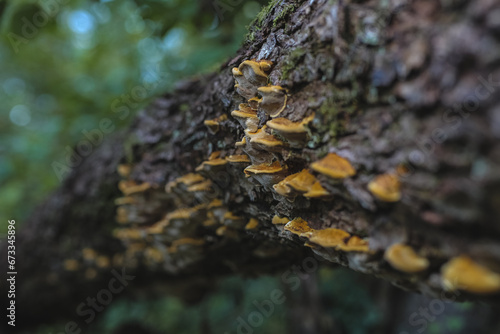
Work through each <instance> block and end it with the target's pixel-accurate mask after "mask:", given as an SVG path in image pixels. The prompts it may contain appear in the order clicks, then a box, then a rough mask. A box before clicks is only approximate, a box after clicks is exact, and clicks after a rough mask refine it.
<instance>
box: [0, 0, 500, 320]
mask: <svg viewBox="0 0 500 334" xmlns="http://www.w3.org/2000/svg"><path fill="white" fill-rule="evenodd" d="M499 12H500V4H499V3H498V2H497V1H494V0H478V1H466V0H463V1H441V2H436V1H409V2H405V1H399V0H391V1H347V0H342V1H326V0H320V1H307V2H303V1H292V0H284V1H274V2H273V3H272V4H271V6H269V7H268V8H267V9H266V10H265V11H264V12H263V13H262V15H260V16H259V17H258V18H257V19H256V20H255V22H254V24H253V25H252V26H251V27H250V29H249V34H248V36H247V38H246V41H245V43H244V45H243V46H242V48H241V49H240V50H239V51H238V52H237V54H236V55H235V57H234V58H233V59H231V60H229V61H228V62H227V63H226V64H224V65H223V66H222V67H221V70H220V72H219V73H214V74H211V75H208V76H204V77H202V78H199V79H197V80H193V81H189V82H185V83H183V84H182V85H180V86H179V87H178V88H177V89H176V90H175V91H174V92H173V93H171V94H166V95H165V96H162V97H159V98H158V99H157V100H156V101H155V102H154V103H152V104H151V105H150V106H149V107H148V108H146V110H144V111H142V112H141V113H140V114H139V115H138V116H137V118H136V119H135V121H134V123H133V125H132V126H131V128H130V129H129V130H128V131H127V132H126V133H124V134H121V135H119V136H115V138H108V139H109V140H107V141H106V142H105V143H104V144H103V145H102V146H100V147H99V148H98V149H97V150H96V151H95V152H94V153H93V154H92V155H90V156H89V157H88V158H86V159H85V161H84V162H83V163H82V164H81V165H80V166H78V167H77V168H75V169H74V170H73V171H72V173H71V175H69V176H68V177H67V179H66V180H65V181H64V183H63V185H62V186H61V188H60V189H59V190H57V191H56V192H55V193H54V194H53V195H52V196H51V197H50V198H49V199H48V200H47V201H46V202H45V203H43V204H42V205H41V206H40V207H39V208H38V209H37V210H36V211H35V212H34V213H33V215H32V216H31V218H30V219H29V221H27V222H26V223H25V224H24V228H23V229H22V231H20V232H19V233H18V240H17V249H18V254H17V257H18V258H19V259H20V260H19V263H18V269H17V270H18V272H19V273H21V274H20V275H19V276H18V282H17V284H18V286H17V292H18V294H17V301H18V305H19V306H18V310H19V311H18V312H20V313H19V315H18V316H19V317H20V318H18V324H19V325H20V326H21V325H28V324H29V325H35V324H38V323H43V322H50V321H53V320H55V319H57V318H62V319H71V318H72V317H73V318H74V317H75V309H76V307H77V305H78V304H79V303H80V302H75V301H82V300H84V299H85V298H86V297H87V296H91V295H95V293H96V292H97V291H99V289H101V288H102V287H103V286H106V284H107V282H108V280H109V279H110V278H111V277H112V274H111V273H110V271H111V268H118V269H117V270H118V271H120V270H122V269H121V268H125V270H126V272H127V274H130V275H134V276H135V279H134V282H133V284H131V285H130V289H131V290H132V291H140V292H141V293H144V292H154V293H172V294H176V295H178V296H181V297H182V298H184V299H185V300H187V301H189V302H196V301H197V300H199V299H200V298H201V297H202V296H203V294H204V293H205V292H206V291H209V290H210V287H211V286H212V285H213V282H214V281H216V280H217V278H220V277H222V276H225V275H230V274H233V273H238V274H243V275H259V274H262V273H270V272H278V271H280V270H283V269H285V268H288V267H289V266H290V265H291V264H293V263H301V261H303V259H305V258H306V257H310V256H312V255H314V256H315V257H316V258H318V259H323V260H324V263H327V264H328V263H329V264H340V265H343V266H347V267H350V268H352V269H354V270H357V271H361V272H363V273H367V274H371V275H375V276H377V277H382V278H384V279H386V280H388V281H390V282H392V283H394V284H396V285H398V286H400V287H403V288H405V289H409V290H413V291H420V292H423V293H425V294H428V295H431V296H440V295H441V294H442V292H443V291H444V290H443V289H445V288H447V289H456V290H457V289H458V290H457V291H459V292H460V297H461V298H462V297H464V298H474V299H481V300H486V301H491V302H496V301H498V299H499V294H498V293H497V292H498V289H497V287H496V284H497V283H498V280H499V278H498V274H495V272H497V273H498V272H500V222H499V218H498V217H499V216H500V209H499V208H500V206H499V205H498V204H499V201H500V170H499V165H500V145H499V143H498V138H499V137H500V98H499V96H500V94H498V89H499V86H500V67H499V64H500V47H499V38H498V36H499V35H498V33H499V32H500V25H499V20H498V13H499ZM250 59H254V60H268V61H271V62H272V65H271V67H270V69H269V68H268V65H269V64H267V63H266V64H264V65H265V66H264V65H263V67H262V69H260V70H261V71H262V72H263V71H268V79H267V80H268V83H269V85H275V86H281V87H283V88H286V90H287V91H286V96H287V99H286V103H285V108H284V109H283V111H282V112H281V113H280V114H279V116H278V117H277V118H286V119H288V120H290V121H293V122H300V121H302V120H304V119H308V118H307V117H309V116H311V115H314V117H310V118H309V122H308V123H307V124H306V125H305V126H303V127H301V129H302V128H303V129H304V130H303V132H300V131H299V133H295V134H290V133H286V131H285V130H283V131H285V132H283V131H281V132H280V131H279V130H274V131H270V130H271V128H272V127H271V126H270V125H268V126H267V129H266V130H263V131H268V135H267V136H263V137H262V138H263V139H262V138H261V139H262V140H258V139H255V136H256V135H255V134H254V133H252V131H247V132H244V128H243V126H242V125H241V124H240V123H239V121H238V120H237V119H236V118H235V117H233V116H232V115H231V111H233V110H238V108H239V105H240V104H241V103H246V102H247V101H246V98H243V97H242V96H240V94H238V93H237V92H236V90H235V87H234V85H235V80H234V78H233V75H232V72H231V69H232V68H234V67H238V66H239V65H240V63H242V62H243V61H245V60H250ZM255 64H258V63H257V62H256V63H255ZM240 69H242V68H241V67H240ZM255 71H258V70H257V69H255V70H252V69H250V67H248V68H246V69H245V68H243V69H242V72H243V74H244V75H243V77H240V76H239V74H238V73H237V72H238V71H236V74H235V75H236V77H237V78H243V79H241V80H243V81H245V79H250V81H252V79H254V80H255V81H258V80H260V79H259V78H261V77H259V76H258V75H257V74H255ZM249 77H250V78H249ZM258 86H259V85H257V86H256V84H255V82H254V83H253V84H252V83H250V84H248V83H247V82H246V81H245V82H241V83H240V87H239V88H240V90H244V89H246V88H248V89H249V90H250V91H251V92H252V93H255V91H254V90H253V89H255V88H257V87H258ZM264 86H265V84H264ZM266 94H267V95H266ZM261 95H264V99H267V102H268V103H267V107H269V105H271V107H269V108H271V109H272V108H273V106H272V103H270V102H269V101H271V102H276V101H278V102H279V103H283V98H284V95H283V94H282V91H278V92H274V93H273V92H271V93H265V92H261ZM249 97H250V96H247V98H249ZM267 107H266V101H265V100H264V101H262V102H260V104H259V105H258V110H257V115H258V120H257V123H258V126H259V127H260V128H261V129H262V127H263V126H264V125H265V124H266V122H269V121H271V120H272V119H273V118H272V117H270V116H269V115H267V114H266V112H265V109H266V108H267ZM241 108H243V109H244V107H241ZM241 108H240V109H241ZM278 109H279V108H278ZM249 112H250V113H252V112H253V111H249ZM274 119H275V118H274ZM207 120H215V121H214V122H215V123H217V125H216V124H215V123H212V124H213V125H212V126H211V129H208V128H207V126H206V125H205V124H204V122H205V121H207ZM284 122H285V121H284ZM209 125H210V123H209ZM247 126H249V127H250V130H252V128H251V127H252V126H255V124H253V125H252V124H250V123H247ZM291 126H293V125H291ZM261 131H262V130H261ZM261 134H262V132H261ZM272 136H273V137H272ZM244 137H246V143H244V142H242V139H243V138H244ZM237 142H240V143H238V144H236V143H237ZM214 152H215V154H214ZM327 153H330V154H329V155H327ZM234 155H247V156H248V157H249V160H251V161H248V162H235V158H234V157H230V156H234ZM210 156H211V160H209V157H210ZM324 157H343V158H344V159H346V160H347V161H348V163H347V167H346V162H345V161H343V163H344V167H343V170H342V171H343V172H346V170H347V172H346V175H344V177H340V175H337V176H336V177H331V176H328V175H325V172H321V170H320V169H319V168H312V167H313V163H314V162H317V161H322V159H323V158H324ZM207 160H209V163H206V164H204V165H202V163H203V162H204V161H207ZM243 160H245V159H243ZM262 163H267V164H268V165H270V164H271V163H274V165H273V166H274V167H276V169H277V170H278V169H279V168H283V170H282V171H281V172H277V173H275V174H256V173H257V172H255V170H262V169H265V168H264V167H263V166H257V167H255V169H253V171H254V172H253V173H252V168H250V169H247V170H246V171H247V173H245V172H244V169H245V168H246V167H248V165H251V164H253V165H259V164H262ZM277 164H278V165H279V166H280V167H277V166H278V165H277ZM200 165H201V167H199V168H197V167H198V166H200ZM119 166H120V167H119ZM351 168H352V170H351ZM118 169H120V172H121V176H120V175H119V174H118V173H117V170H118ZM303 169H308V170H309V172H310V173H311V175H312V176H313V177H314V178H315V180H317V181H318V182H319V184H320V185H321V187H322V188H323V189H324V190H325V191H326V192H328V194H329V195H328V196H325V197H324V198H311V197H307V196H304V192H305V190H301V189H297V188H293V186H290V185H284V186H283V187H284V188H283V191H282V193H286V194H287V195H286V196H283V195H281V194H280V193H279V192H277V191H276V190H277V189H276V187H273V185H275V184H276V183H277V182H279V181H282V180H283V178H284V177H285V176H288V175H291V174H294V173H298V172H301V171H302V170H303ZM188 173H193V175H190V176H189V177H184V178H183V179H179V178H180V177H183V176H185V175H186V174H188ZM380 175H384V176H383V177H379V176H380ZM247 176H249V177H247ZM201 177H202V178H203V179H201ZM377 177H378V178H377ZM120 181H121V183H120V188H121V190H122V191H123V192H124V193H125V195H123V194H121V192H120V190H119V189H118V185H119V182H120ZM306 183H307V182H306ZM309 186H310V185H309ZM377 186H378V187H377ZM297 187H298V186H297ZM298 188H300V187H298ZM275 216H278V217H286V218H288V219H287V220H286V221H285V222H287V221H289V220H293V219H295V220H294V222H295V223H297V222H298V221H300V220H298V219H296V218H299V217H300V218H302V219H303V220H304V221H306V222H307V225H303V226H299V227H300V228H301V229H302V230H301V231H299V232H296V233H292V232H290V231H289V230H290V229H291V227H290V224H288V225H287V226H285V227H284V225H279V224H273V223H272V221H273V217H275ZM252 219H253V220H252ZM117 221H118V222H117ZM250 221H252V222H258V225H257V227H254V228H251V226H247V225H246V224H247V223H249V222H250ZM275 222H276V221H275ZM326 228H335V229H339V230H343V231H345V232H347V233H348V234H347V235H344V236H343V237H342V238H341V239H339V240H337V241H335V239H329V242H331V243H332V242H333V243H334V244H330V246H328V245H326V244H324V245H326V246H325V247H323V246H321V241H318V239H315V238H314V236H317V235H321V233H318V232H315V231H316V230H325V229H326ZM310 229H312V231H311V230H310ZM307 230H308V231H307ZM300 232H303V233H302V234H300ZM337 232H338V231H337ZM356 237H357V238H359V239H357V238H356ZM349 238H350V239H349ZM179 240H180V241H179ZM349 240H351V241H352V242H353V243H354V242H355V241H357V242H358V243H359V248H358V249H355V248H349V247H350V245H351V244H350V243H349ZM305 242H308V243H307V247H306V246H304V243H305ZM366 242H367V243H368V245H369V248H368V247H367V246H366V244H365V243H366ZM394 244H398V245H403V244H404V245H406V246H409V247H411V249H412V250H413V252H414V253H413V252H412V251H411V249H409V248H406V246H401V247H400V248H391V246H392V245H394ZM351 246H352V245H351ZM1 249H2V252H4V251H5V249H6V247H4V245H3V246H2V247H1ZM388 249H392V252H390V251H388ZM405 252H406V253H405ZM2 254H3V256H4V257H5V253H2ZM391 254H392V257H391ZM398 256H402V257H403V263H404V264H406V265H407V266H405V265H404V264H403V265H401V264H399V265H398V259H397V258H398ZM457 259H458V260H457ZM470 259H472V261H473V262H470ZM451 260H455V263H454V264H455V265H457V263H458V266H459V267H460V265H463V266H467V265H468V266H469V267H468V268H469V269H468V271H467V272H472V271H473V269H474V268H475V267H474V266H481V267H479V269H478V268H476V269H477V270H478V272H479V274H478V275H479V276H478V277H479V278H477V277H476V279H477V281H478V282H479V285H481V287H482V288H483V290H484V289H486V290H488V291H480V290H481V287H479V288H478V287H475V286H474V284H472V283H470V282H469V281H467V277H464V275H465V274H464V273H465V271H460V272H461V274H458V275H455V276H456V277H455V276H453V273H450V272H447V271H446V268H448V269H450V267H452V266H451V265H450V264H449V263H450V261H451ZM2 263H5V261H2ZM470 268H472V269H470ZM449 271H452V270H451V269H450V270H449ZM3 272H5V270H3ZM447 275H448V276H447ZM450 275H451V276H450ZM486 276H488V277H489V279H490V285H488V286H487V285H486V283H485V282H482V281H481V277H482V278H484V277H486ZM450 277H454V278H453V279H451V278H450ZM454 280H456V281H454ZM486 292H487V293H486Z"/></svg>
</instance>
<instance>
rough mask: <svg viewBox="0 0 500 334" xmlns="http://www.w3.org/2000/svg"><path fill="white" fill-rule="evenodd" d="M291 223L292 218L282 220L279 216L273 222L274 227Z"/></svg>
mask: <svg viewBox="0 0 500 334" xmlns="http://www.w3.org/2000/svg"><path fill="white" fill-rule="evenodd" d="M289 221H290V218H288V217H283V218H280V217H279V216H278V215H275V216H274V217H273V219H272V221H271V223H272V224H273V225H286V223H288V222H289Z"/></svg>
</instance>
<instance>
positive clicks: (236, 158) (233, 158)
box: [226, 154, 250, 163]
mask: <svg viewBox="0 0 500 334" xmlns="http://www.w3.org/2000/svg"><path fill="white" fill-rule="evenodd" d="M226 160H227V161H228V162H229V163H240V162H241V163H243V162H244V163H248V162H250V158H249V157H248V155H246V154H239V155H230V156H228V157H226Z"/></svg>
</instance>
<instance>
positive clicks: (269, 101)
mask: <svg viewBox="0 0 500 334" xmlns="http://www.w3.org/2000/svg"><path fill="white" fill-rule="evenodd" d="M257 91H258V92H259V94H260V95H261V96H262V101H260V102H259V108H260V109H262V110H264V112H265V113H266V114H267V115H269V116H271V117H277V116H278V115H279V114H281V112H282V111H283V110H284V109H285V108H286V101H287V95H286V89H285V88H283V87H281V86H265V87H259V88H258V90H257Z"/></svg>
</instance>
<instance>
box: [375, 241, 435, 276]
mask: <svg viewBox="0 0 500 334" xmlns="http://www.w3.org/2000/svg"><path fill="white" fill-rule="evenodd" d="M384 259H385V260H386V261H387V262H389V264H390V265H391V266H392V267H393V268H394V269H397V270H399V271H402V272H405V273H410V274H413V273H418V272H421V271H424V270H426V269H427V268H428V267H429V260H427V259H426V258H425V257H422V256H420V255H418V254H417V253H416V252H415V251H414V250H413V248H411V247H410V246H408V245H404V244H400V243H397V244H394V245H392V246H390V247H389V248H387V249H386V251H385V253H384Z"/></svg>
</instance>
